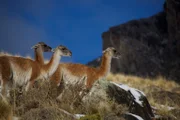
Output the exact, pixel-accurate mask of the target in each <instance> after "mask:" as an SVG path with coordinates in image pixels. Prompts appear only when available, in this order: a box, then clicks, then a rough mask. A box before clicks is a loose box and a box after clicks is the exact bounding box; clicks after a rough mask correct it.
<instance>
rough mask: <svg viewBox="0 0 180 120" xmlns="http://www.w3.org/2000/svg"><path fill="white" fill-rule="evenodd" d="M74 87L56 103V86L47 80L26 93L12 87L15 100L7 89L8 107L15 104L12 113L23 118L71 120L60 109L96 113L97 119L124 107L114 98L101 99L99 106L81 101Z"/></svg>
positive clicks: (120, 111) (122, 109)
mask: <svg viewBox="0 0 180 120" xmlns="http://www.w3.org/2000/svg"><path fill="white" fill-rule="evenodd" d="M37 86H38V87H37ZM78 89H79V87H77V88H73V89H68V92H66V93H68V94H66V95H65V96H66V97H64V98H63V99H62V100H61V101H60V102H59V101H57V100H56V97H57V96H58V93H59V89H57V87H56V85H55V84H54V83H51V82H48V81H44V82H42V81H39V82H38V83H37V85H36V86H35V87H34V88H32V89H30V90H29V91H28V92H27V93H23V94H19V93H18V92H17V91H18V89H16V90H15V102H14V101H13V100H14V99H13V98H14V96H13V95H14V91H11V98H12V99H11V100H10V101H11V104H12V106H14V104H13V103H15V110H14V111H13V112H14V113H15V114H14V115H15V116H17V117H21V118H22V119H24V120H32V119H34V120H41V119H44V120H59V119H66V120H72V116H68V115H67V114H64V113H63V112H62V111H61V110H60V109H63V110H65V111H67V112H69V113H70V114H71V115H74V114H85V115H92V114H97V115H99V116H100V118H105V117H109V118H110V117H114V116H119V115H121V114H123V113H124V111H125V112H126V110H127V109H126V107H125V106H122V105H117V104H116V103H115V102H114V101H109V102H105V103H104V102H101V103H100V104H99V106H97V104H94V103H86V104H82V101H81V96H79V95H78V94H77V93H78V92H77V91H78Z"/></svg>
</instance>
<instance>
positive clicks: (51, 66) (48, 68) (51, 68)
mask: <svg viewBox="0 0 180 120" xmlns="http://www.w3.org/2000/svg"><path fill="white" fill-rule="evenodd" d="M59 52H60V51H58V50H57V51H55V52H54V54H53V56H52V57H51V60H50V61H49V62H48V63H47V64H44V65H43V66H42V69H43V71H45V72H46V74H47V75H48V77H49V76H51V75H52V74H54V72H55V71H56V69H57V68H58V65H59V61H60V59H61V56H60V53H59Z"/></svg>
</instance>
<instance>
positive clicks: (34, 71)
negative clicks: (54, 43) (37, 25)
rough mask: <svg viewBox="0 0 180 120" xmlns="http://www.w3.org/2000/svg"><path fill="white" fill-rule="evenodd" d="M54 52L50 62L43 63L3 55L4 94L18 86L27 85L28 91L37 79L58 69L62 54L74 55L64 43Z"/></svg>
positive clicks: (0, 66) (0, 61)
mask: <svg viewBox="0 0 180 120" xmlns="http://www.w3.org/2000/svg"><path fill="white" fill-rule="evenodd" d="M53 52H54V53H53V56H52V57H51V59H50V61H49V63H47V64H43V65H41V64H39V63H38V62H37V61H33V60H31V59H28V58H22V57H14V56H1V57H0V81H1V93H2V94H3V96H6V97H7V93H8V90H9V89H11V88H12V87H16V86H25V91H28V89H29V87H30V86H32V85H33V83H34V81H35V80H37V79H47V78H48V77H50V76H51V75H52V74H53V73H54V72H55V71H56V69H57V68H58V65H59V60H60V58H61V56H71V55H72V52H71V51H70V50H69V49H68V48H66V47H65V46H62V45H60V46H58V47H56V49H54V50H53ZM12 85H13V86H12Z"/></svg>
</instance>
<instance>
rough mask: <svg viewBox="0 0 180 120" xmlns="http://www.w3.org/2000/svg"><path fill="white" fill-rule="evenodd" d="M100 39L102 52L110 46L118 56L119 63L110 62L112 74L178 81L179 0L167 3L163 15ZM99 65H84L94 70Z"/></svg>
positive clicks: (129, 24)
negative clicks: (120, 55)
mask: <svg viewBox="0 0 180 120" xmlns="http://www.w3.org/2000/svg"><path fill="white" fill-rule="evenodd" d="M102 39H103V41H102V44H103V49H105V48H107V47H108V46H114V47H115V48H117V49H119V51H120V52H121V54H122V57H121V59H119V60H113V61H112V69H111V71H112V72H114V73H119V72H120V73H125V74H133V75H137V76H143V77H147V76H148V77H149V76H150V77H156V76H158V75H163V76H165V77H167V78H170V79H174V80H178V79H179V78H180V1H179V0H167V1H166V2H165V4H164V11H162V12H160V13H157V14H156V15H154V16H151V17H149V18H144V19H139V20H132V21H129V22H127V23H124V24H121V25H118V26H114V27H111V28H109V30H108V31H106V32H103V33H102ZM99 62H100V59H96V60H93V61H92V62H89V63H88V65H92V66H98V65H99ZM179 82H180V81H179Z"/></svg>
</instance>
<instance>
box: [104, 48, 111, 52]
mask: <svg viewBox="0 0 180 120" xmlns="http://www.w3.org/2000/svg"><path fill="white" fill-rule="evenodd" d="M111 49H112V47H108V48H106V49H105V50H103V53H105V52H108V51H110V50H111Z"/></svg>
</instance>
